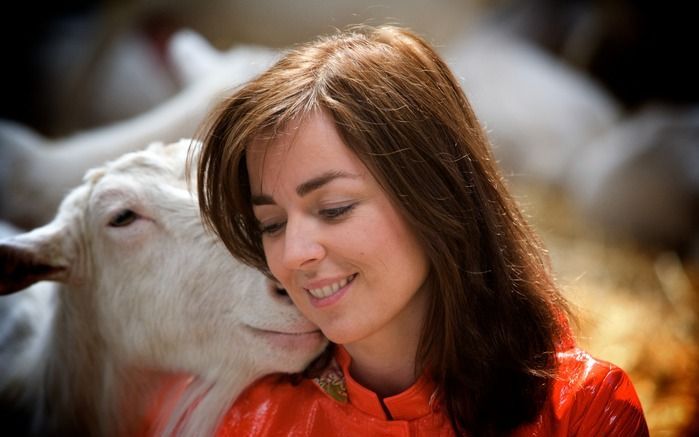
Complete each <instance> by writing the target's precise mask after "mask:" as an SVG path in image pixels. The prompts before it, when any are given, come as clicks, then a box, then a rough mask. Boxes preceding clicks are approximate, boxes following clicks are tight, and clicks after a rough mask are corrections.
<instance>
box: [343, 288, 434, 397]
mask: <svg viewBox="0 0 699 437" xmlns="http://www.w3.org/2000/svg"><path fill="white" fill-rule="evenodd" d="M425 300H426V293H424V291H423V292H419V293H418V294H416V296H414V298H413V302H411V304H410V305H409V306H408V307H406V308H405V310H404V311H403V312H402V313H401V314H399V315H398V316H397V317H396V318H395V319H393V320H392V321H391V322H389V323H388V324H387V325H386V326H384V327H383V328H382V329H381V330H379V331H377V332H376V333H374V334H373V335H371V336H370V337H367V338H364V339H362V340H360V341H356V342H353V343H350V344H345V345H343V347H344V348H345V349H346V350H347V352H348V353H349V355H350V356H351V357H352V363H351V364H350V369H349V370H350V374H351V375H352V378H353V379H354V380H355V381H357V382H358V383H359V384H361V385H362V386H364V387H366V388H368V389H369V390H372V391H373V392H375V393H376V394H377V395H378V396H380V397H381V398H384V397H389V396H393V395H396V394H398V393H400V392H402V391H404V390H405V389H407V388H408V387H410V386H411V385H413V384H414V383H415V381H416V380H417V377H418V376H419V374H420V372H421V371H422V369H419V368H416V364H417V363H416V360H415V357H416V355H417V347H418V343H419V341H420V334H421V330H422V326H423V320H424V313H425V309H426V302H425Z"/></svg>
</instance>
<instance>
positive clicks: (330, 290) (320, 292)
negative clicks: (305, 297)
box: [308, 275, 354, 299]
mask: <svg viewBox="0 0 699 437" xmlns="http://www.w3.org/2000/svg"><path fill="white" fill-rule="evenodd" d="M352 279H354V275H352V276H349V277H347V278H344V279H342V280H341V281H338V282H335V283H334V284H330V285H326V286H325V287H322V288H313V289H309V290H308V292H309V293H311V295H312V296H313V297H315V298H317V299H322V298H324V297H328V296H330V295H331V294H334V293H337V291H338V290H339V289H340V288H342V287H344V286H345V285H347V283H348V282H350V281H352Z"/></svg>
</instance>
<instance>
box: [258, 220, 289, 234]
mask: <svg viewBox="0 0 699 437" xmlns="http://www.w3.org/2000/svg"><path fill="white" fill-rule="evenodd" d="M283 227H284V222H279V223H270V224H266V225H265V224H262V223H260V232H261V233H263V234H266V235H274V234H276V233H277V232H279V231H280V230H281V229H282V228H283Z"/></svg>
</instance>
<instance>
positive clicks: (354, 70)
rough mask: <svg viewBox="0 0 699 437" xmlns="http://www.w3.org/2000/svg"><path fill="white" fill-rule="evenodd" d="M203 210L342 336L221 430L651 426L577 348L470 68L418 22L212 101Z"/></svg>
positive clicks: (245, 400) (287, 62) (334, 44)
mask: <svg viewBox="0 0 699 437" xmlns="http://www.w3.org/2000/svg"><path fill="white" fill-rule="evenodd" d="M198 182H199V185H198V186H199V199H200V206H201V208H202V211H203V215H204V218H205V221H206V222H207V223H208V224H209V225H210V226H211V227H212V228H213V229H214V230H215V232H216V233H217V234H218V235H219V236H220V237H221V239H222V240H223V241H224V242H225V244H226V245H227V247H228V249H229V250H230V251H231V252H232V253H233V254H234V255H235V256H236V257H237V258H239V259H240V260H242V261H244V262H246V263H248V264H250V265H252V266H255V267H257V268H259V269H260V270H262V271H265V272H267V273H268V274H270V275H271V276H273V277H274V278H276V279H277V280H278V281H279V282H280V283H281V284H282V285H283V287H284V289H285V290H286V291H287V292H288V294H289V296H290V297H291V299H292V300H293V301H294V303H295V304H296V305H297V306H298V308H299V309H300V310H301V311H302V312H303V313H304V315H306V317H308V318H309V319H310V320H311V321H313V322H314V323H316V324H317V325H318V327H319V328H320V329H321V330H322V331H323V333H324V334H325V335H326V336H327V337H328V339H329V340H330V341H331V342H332V346H331V347H330V348H328V350H327V351H326V352H325V353H324V354H323V356H321V357H319V358H318V360H316V362H315V363H314V364H313V365H311V367H310V368H309V369H308V370H307V371H306V372H305V374H304V375H303V377H302V378H300V379H298V380H296V381H292V380H289V379H286V380H285V379H281V380H280V379H279V378H278V377H268V378H266V379H263V380H261V381H259V382H258V383H256V384H255V385H253V386H252V387H250V388H249V389H248V390H247V391H246V392H245V393H244V394H243V395H242V396H241V397H240V398H239V399H238V401H237V402H236V403H235V405H234V406H233V408H232V409H231V411H230V412H229V414H228V416H227V417H226V419H225V421H224V423H223V424H222V426H221V429H220V432H221V434H222V435H318V436H321V435H374V434H381V435H408V434H410V435H413V434H415V435H466V434H468V435H479V436H480V435H509V434H512V435H573V434H575V435H624V436H626V435H647V433H648V431H647V427H646V424H645V420H644V417H643V413H642V410H641V407H640V403H639V401H638V398H637V396H636V393H635V391H634V389H633V386H632V385H631V382H630V381H629V379H628V377H627V375H626V374H625V373H624V372H623V371H622V370H620V369H619V368H617V367H615V366H614V365H611V364H609V363H605V362H602V361H598V360H596V359H594V358H592V357H590V356H589V355H588V354H586V353H585V352H584V351H581V350H580V349H576V348H575V346H574V343H573V340H572V338H571V336H570V332H569V329H568V325H567V314H568V312H567V307H566V305H565V302H564V300H563V298H562V297H561V296H560V294H559V292H558V290H557V289H556V287H555V285H554V283H553V280H552V278H551V274H550V272H549V268H548V263H547V260H546V259H545V256H544V252H543V250H542V248H541V246H540V243H539V241H538V240H537V238H536V237H535V236H534V234H533V233H532V231H531V230H530V228H529V227H528V226H527V224H526V223H525V221H524V219H523V218H522V215H521V213H520V212H519V211H518V209H517V207H516V205H515V203H514V201H513V200H512V198H511V197H510V195H509V194H508V192H507V189H506V188H505V185H504V182H503V180H502V177H501V176H500V174H499V173H498V170H497V169H496V167H495V162H494V159H493V157H492V155H491V151H490V149H489V144H488V140H487V138H486V135H485V133H484V131H483V129H482V128H481V126H480V125H479V123H478V120H477V119H476V116H475V115H474V113H473V111H472V109H471V107H470V105H469V103H468V101H467V99H466V97H465V96H464V93H463V92H462V90H461V88H460V86H459V84H458V82H457V80H456V79H455V78H454V76H453V75H452V73H451V72H450V71H449V69H448V67H447V66H446V65H445V63H444V62H443V61H442V60H441V59H440V57H439V56H438V55H437V54H436V53H435V51H434V50H433V49H432V48H431V47H430V46H429V45H428V44H427V43H426V42H425V41H424V40H423V39H421V38H420V37H419V36H417V35H415V34H414V33H412V32H410V31H408V30H406V29H401V28H396V27H379V28H375V29H374V28H362V29H355V30H353V31H349V32H346V33H341V34H338V35H335V36H331V37H326V38H322V39H320V40H318V41H316V42H313V43H310V44H307V45H304V46H301V47H299V48H297V49H296V50H294V51H291V52H289V53H288V54H287V55H286V56H285V57H284V58H282V59H281V60H280V61H279V62H278V63H277V64H275V65H274V66H273V67H271V68H270V69H269V70H268V71H267V72H265V73H263V74H262V75H261V76H259V77H258V78H256V79H254V80H253V81H251V82H249V83H247V84H245V85H244V86H243V87H241V88H240V89H238V90H237V91H236V92H235V93H234V94H233V95H232V96H231V97H230V98H228V99H227V100H226V101H225V102H224V103H223V104H222V105H221V106H220V108H219V109H218V110H217V111H216V112H215V114H213V116H212V119H211V123H210V125H209V127H208V130H207V132H206V135H205V138H204V147H203V150H202V154H201V158H200V171H199V176H198Z"/></svg>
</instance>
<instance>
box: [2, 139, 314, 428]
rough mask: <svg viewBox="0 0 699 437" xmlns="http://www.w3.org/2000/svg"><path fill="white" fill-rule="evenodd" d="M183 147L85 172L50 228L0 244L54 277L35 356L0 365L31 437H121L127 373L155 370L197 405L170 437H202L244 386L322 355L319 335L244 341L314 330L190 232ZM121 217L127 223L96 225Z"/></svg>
mask: <svg viewBox="0 0 699 437" xmlns="http://www.w3.org/2000/svg"><path fill="white" fill-rule="evenodd" d="M189 144H190V141H187V140H182V141H180V142H178V143H176V144H174V145H169V146H165V145H162V144H153V145H151V146H150V147H149V148H148V149H147V150H145V151H142V152H138V153H132V154H128V155H126V156H124V157H122V158H120V159H118V160H116V161H113V162H111V163H108V164H107V165H106V166H104V167H102V168H99V169H95V170H92V171H90V172H89V173H88V174H87V176H86V177H85V181H84V183H83V184H82V185H81V186H79V187H78V188H76V189H74V190H73V191H72V192H71V193H70V194H69V195H68V196H67V197H66V199H65V200H64V201H63V203H62V204H61V206H60V209H59V211H58V214H57V216H56V218H55V219H54V220H53V221H52V222H51V223H49V224H47V225H46V226H43V227H41V228H39V229H35V230H34V231H32V232H29V233H26V234H24V235H20V236H16V237H14V238H12V239H10V240H7V241H5V242H3V244H2V245H0V252H2V251H3V250H7V249H13V250H22V251H23V252H24V253H25V254H30V255H31V256H32V257H33V258H34V261H35V262H39V263H43V264H47V265H51V266H54V267H62V268H64V270H63V271H61V272H57V273H55V274H52V275H47V277H46V279H53V280H56V281H60V282H61V283H62V285H61V287H60V289H58V290H57V291H54V292H55V298H56V300H57V302H56V308H55V314H54V315H53V320H52V322H51V326H50V327H49V326H47V327H46V329H50V334H49V335H47V336H46V339H45V340H46V341H45V342H44V343H42V345H41V346H42V348H41V353H42V354H43V358H42V359H38V360H31V361H32V362H33V367H31V368H27V360H19V359H17V360H15V361H16V362H13V360H10V362H9V363H7V364H5V363H4V364H3V366H5V367H6V369H7V368H13V367H14V368H17V367H19V366H21V367H22V368H23V369H24V374H19V373H16V372H15V373H14V376H15V378H19V379H20V380H21V379H22V378H23V379H24V381H20V382H22V383H23V384H24V385H25V386H26V387H28V391H27V392H25V393H24V397H25V401H26V400H30V401H32V402H36V403H37V405H41V404H43V403H44V402H47V405H50V406H51V410H50V411H41V409H40V408H38V407H37V408H38V409H37V410H36V411H37V416H38V417H37V418H36V419H37V420H39V421H42V422H43V423H40V427H39V428H38V429H39V431H40V433H42V434H43V433H44V432H48V431H55V430H56V429H59V430H60V429H61V427H65V426H68V427H70V426H71V424H70V423H66V419H69V418H71V417H75V416H76V415H77V416H79V417H80V418H81V419H82V420H85V421H86V422H87V423H86V426H87V429H88V430H89V431H90V432H91V433H94V434H96V435H108V434H114V433H116V434H119V433H124V432H127V433H129V432H132V431H133V430H130V429H129V428H128V427H129V426H131V425H133V423H131V419H133V420H137V416H138V415H139V414H141V413H142V409H143V407H144V405H142V404H143V403H147V401H148V399H149V396H150V395H152V391H151V392H149V390H148V389H147V386H148V382H149V381H148V379H147V378H144V377H143V375H142V374H139V373H138V372H137V371H138V370H144V369H145V370H153V369H155V370H158V371H167V372H181V373H188V374H195V375H198V377H199V378H198V380H197V381H196V382H195V383H193V384H191V385H190V392H189V393H186V394H185V396H184V399H185V400H187V401H192V400H196V401H197V402H198V406H197V407H196V408H195V409H194V410H193V412H192V413H191V414H190V415H189V419H188V421H186V422H185V424H184V425H181V424H180V425H178V426H180V428H178V429H179V431H178V432H181V433H182V434H190V435H206V434H207V433H209V432H210V431H212V430H213V428H214V426H215V425H216V424H217V422H218V421H219V420H220V418H221V415H222V414H223V413H225V411H227V409H228V408H229V406H230V404H231V402H232V400H233V399H234V398H235V397H236V395H237V394H238V393H239V392H240V391H241V390H242V388H243V387H245V386H246V385H247V384H249V383H251V382H252V381H253V380H254V379H256V378H258V377H260V376H262V375H264V374H267V373H272V372H296V371H300V370H302V369H303V368H304V367H305V366H306V365H307V364H308V363H309V362H310V360H311V359H312V358H313V357H314V356H316V355H317V354H318V353H319V352H320V350H321V349H322V347H323V345H324V340H322V339H321V338H320V337H318V338H317V341H310V342H306V343H303V344H301V345H298V344H297V345H296V346H295V347H291V346H293V345H292V344H291V343H287V344H285V345H280V344H278V343H275V342H272V341H270V338H269V337H268V336H267V335H263V334H260V333H259V332H257V331H253V330H251V327H252V328H257V329H263V330H268V331H279V332H287V333H299V332H308V331H313V330H315V329H317V328H315V327H314V326H313V325H312V324H311V323H310V322H308V321H307V320H306V319H305V318H303V317H302V316H301V315H300V313H298V311H297V310H296V308H295V307H294V305H293V304H292V303H291V301H290V300H289V299H288V297H287V296H285V295H281V294H279V293H277V292H276V289H275V287H274V286H273V284H271V283H270V281H269V280H267V279H266V278H265V277H264V276H263V275H262V274H261V273H259V272H257V271H255V270H253V269H251V268H249V267H246V266H243V265H242V264H240V263H238V262H237V261H235V260H234V259H233V258H232V257H231V255H230V254H229V253H228V252H227V251H226V250H225V248H224V247H223V245H222V243H220V242H219V241H218V239H217V238H215V237H214V236H213V235H211V234H210V233H207V232H206V231H205V230H204V228H203V226H202V223H201V220H200V216H199V211H198V207H197V204H196V201H195V198H194V197H193V195H192V193H191V192H190V190H189V189H188V187H187V186H186V182H185V180H184V173H185V157H186V153H187V149H188V146H189ZM125 210H131V211H134V212H135V213H136V214H137V218H136V219H135V220H134V221H133V222H132V223H130V224H128V225H127V226H121V227H114V226H110V221H113V220H114V218H115V217H117V216H118V215H119V214H120V213H122V212H123V211H125ZM19 295H22V293H20V294H18V296H19ZM11 297H13V296H10V298H11ZM3 299H7V297H5V298H3ZM46 329H44V330H45V331H46ZM39 330H40V331H41V329H39ZM47 332H48V331H47ZM39 335H41V333H39ZM277 338H278V337H277ZM10 373H11V372H10ZM20 373H21V372H20ZM16 382H17V381H16V379H15V381H14V383H16ZM125 400H127V401H126V403H125ZM187 406H188V405H187ZM187 406H179V407H178V408H176V409H175V411H176V412H181V411H182V410H183V409H184V408H185V407H187ZM76 412H78V413H77V414H76ZM129 415H132V416H133V417H129ZM68 422H69V421H68ZM81 425H85V424H81ZM174 426H175V425H174V424H173V423H170V424H166V425H164V428H163V429H165V430H166V431H172V429H173V427H174ZM47 430H48V431H47Z"/></svg>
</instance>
